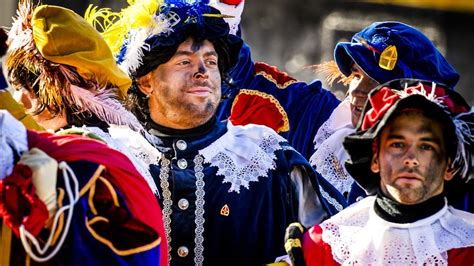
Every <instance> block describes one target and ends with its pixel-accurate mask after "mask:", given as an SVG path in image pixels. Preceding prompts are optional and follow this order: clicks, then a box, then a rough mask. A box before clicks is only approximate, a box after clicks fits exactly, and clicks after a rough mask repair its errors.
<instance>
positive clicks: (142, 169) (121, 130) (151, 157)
mask: <svg viewBox="0 0 474 266" xmlns="http://www.w3.org/2000/svg"><path fill="white" fill-rule="evenodd" d="M83 128H84V129H85V130H87V131H90V132H91V133H94V134H96V135H97V136H99V137H100V138H101V139H102V140H104V141H105V142H106V143H107V145H108V146H109V147H111V148H113V149H115V150H117V151H119V152H121V153H123V154H124V155H125V156H127V157H128V158H129V159H130V161H132V163H133V165H134V166H135V168H136V169H137V171H138V172H139V173H140V174H141V175H142V176H143V177H144V178H145V181H146V182H147V183H148V186H149V187H150V188H151V190H152V191H153V193H154V194H155V195H158V188H157V187H156V184H155V182H154V181H153V177H152V176H151V174H150V171H149V170H148V167H149V165H150V164H152V163H153V164H158V159H159V158H160V156H161V153H160V152H158V151H157V150H156V149H154V148H153V147H152V146H151V145H150V143H148V141H146V140H145V138H144V137H143V136H142V135H140V134H139V133H137V132H135V131H133V130H131V129H130V128H128V127H126V126H116V125H111V126H110V127H109V133H106V132H104V131H103V130H102V129H100V128H98V127H83Z"/></svg>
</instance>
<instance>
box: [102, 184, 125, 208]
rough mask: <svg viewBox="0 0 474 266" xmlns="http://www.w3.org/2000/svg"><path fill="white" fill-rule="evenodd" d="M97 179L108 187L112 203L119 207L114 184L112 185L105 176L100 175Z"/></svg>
mask: <svg viewBox="0 0 474 266" xmlns="http://www.w3.org/2000/svg"><path fill="white" fill-rule="evenodd" d="M99 180H100V181H102V182H103V183H104V184H105V186H106V187H107V188H108V189H109V192H110V194H111V195H112V199H113V200H114V205H115V206H117V207H120V203H119V200H118V196H117V192H115V189H114V186H112V184H111V183H110V181H109V180H107V179H106V178H104V177H102V176H101V177H99Z"/></svg>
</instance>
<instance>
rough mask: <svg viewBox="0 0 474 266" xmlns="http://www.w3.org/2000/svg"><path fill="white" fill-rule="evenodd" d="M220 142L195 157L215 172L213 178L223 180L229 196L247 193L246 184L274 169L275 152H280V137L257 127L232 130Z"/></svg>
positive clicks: (265, 128)
mask: <svg viewBox="0 0 474 266" xmlns="http://www.w3.org/2000/svg"><path fill="white" fill-rule="evenodd" d="M227 127H228V131H227V133H226V134H224V135H223V136H222V137H221V138H219V139H217V140H216V141H215V142H213V143H212V144H211V145H209V146H208V147H206V148H205V149H203V150H200V151H199V153H200V154H201V155H202V156H203V157H204V161H205V162H206V163H209V164H211V166H215V167H217V168H218V170H217V175H221V176H224V180H223V181H222V182H223V183H230V184H231V186H230V189H229V192H237V193H240V188H241V187H245V188H247V189H249V184H250V182H258V179H259V178H261V177H266V176H267V175H268V170H273V169H275V167H276V163H275V159H276V155H275V151H277V150H281V149H282V146H281V145H280V142H284V141H285V139H283V138H282V137H281V136H279V135H278V134H276V133H275V132H274V131H273V130H271V129H269V128H267V127H265V126H260V125H245V126H234V125H232V124H231V123H230V122H229V123H228V124H227Z"/></svg>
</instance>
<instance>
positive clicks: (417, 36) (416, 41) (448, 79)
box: [334, 22, 459, 89]
mask: <svg viewBox="0 0 474 266" xmlns="http://www.w3.org/2000/svg"><path fill="white" fill-rule="evenodd" d="M360 38H362V39H364V40H365V41H366V42H367V44H368V45H370V46H371V47H373V48H375V49H376V50H378V52H374V51H371V50H370V49H368V48H367V47H366V46H364V45H363V44H362V43H361V42H362V41H361V39H360ZM389 45H394V46H395V47H396V48H397V51H398V60H397V63H396V65H395V68H394V69H393V70H385V69H382V68H381V67H379V59H380V53H381V52H382V51H383V50H384V49H385V48H387V47H388V46H389ZM334 59H335V60H336V63H337V66H338V67H339V69H340V71H341V72H342V73H343V74H344V75H346V76H349V75H350V74H351V67H352V63H353V62H355V63H357V65H358V66H360V67H361V68H362V70H364V72H365V73H366V74H368V75H369V76H370V77H371V78H373V79H374V80H376V81H377V82H379V83H385V82H387V81H390V80H393V79H399V78H415V79H423V80H430V81H435V82H437V83H441V84H445V85H446V86H448V87H450V88H452V89H453V88H454V87H455V86H456V84H457V82H458V81H459V75H458V73H457V72H456V70H455V69H454V68H453V67H452V66H451V65H450V64H449V63H448V62H447V61H446V59H445V58H444V57H443V55H442V54H441V53H440V52H439V51H438V49H436V47H435V46H434V44H433V43H432V42H431V41H430V40H429V39H428V38H427V37H426V36H425V35H424V34H423V33H422V32H420V31H419V30H417V29H415V28H413V27H411V26H408V25H406V24H403V23H400V22H376V23H373V24H371V25H370V26H368V27H366V28H364V29H363V30H362V31H360V32H358V33H356V34H355V35H354V36H353V37H352V41H351V42H341V43H338V44H337V45H336V48H335V50H334Z"/></svg>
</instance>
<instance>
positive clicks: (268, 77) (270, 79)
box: [256, 71, 298, 89]
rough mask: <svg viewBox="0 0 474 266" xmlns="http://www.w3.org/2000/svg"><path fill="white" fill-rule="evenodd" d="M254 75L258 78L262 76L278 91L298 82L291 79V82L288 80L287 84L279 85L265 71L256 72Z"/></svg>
mask: <svg viewBox="0 0 474 266" xmlns="http://www.w3.org/2000/svg"><path fill="white" fill-rule="evenodd" d="M256 75H260V76H263V77H264V78H265V79H266V80H268V81H270V82H272V83H273V84H275V85H276V86H277V87H278V88H279V89H286V87H288V86H290V85H291V84H293V83H296V82H298V81H296V80H294V79H291V80H288V81H287V82H285V83H283V84H279V83H277V81H276V80H275V79H274V78H273V77H272V75H270V74H268V73H267V72H265V71H259V72H257V74H256Z"/></svg>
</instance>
